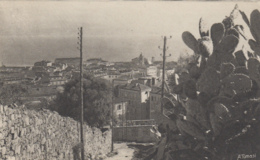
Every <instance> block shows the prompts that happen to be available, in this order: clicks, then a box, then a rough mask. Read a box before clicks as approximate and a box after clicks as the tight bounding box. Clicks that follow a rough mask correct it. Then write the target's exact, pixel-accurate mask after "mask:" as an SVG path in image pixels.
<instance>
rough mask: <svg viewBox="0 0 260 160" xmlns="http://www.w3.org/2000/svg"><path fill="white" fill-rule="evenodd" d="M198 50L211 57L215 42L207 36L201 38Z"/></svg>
mask: <svg viewBox="0 0 260 160" xmlns="http://www.w3.org/2000/svg"><path fill="white" fill-rule="evenodd" d="M198 50H199V54H201V55H202V56H204V57H209V56H210V55H211V54H212V52H213V43H212V41H211V39H210V38H209V37H207V36H205V37H202V38H201V39H199V40H198Z"/></svg>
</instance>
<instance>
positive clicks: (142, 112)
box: [119, 83, 151, 120]
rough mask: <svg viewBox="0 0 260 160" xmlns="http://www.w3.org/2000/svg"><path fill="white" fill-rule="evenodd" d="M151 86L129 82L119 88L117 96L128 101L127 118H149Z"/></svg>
mask: <svg viewBox="0 0 260 160" xmlns="http://www.w3.org/2000/svg"><path fill="white" fill-rule="evenodd" d="M150 91H151V88H150V87H148V86H146V85H143V84H140V83H131V84H126V85H124V86H121V87H120V88H119V98H120V99H122V100H123V101H127V102H128V108H127V116H126V119H127V120H142V119H149V115H150V114H149V113H150V111H149V106H148V103H147V102H148V101H149V96H150Z"/></svg>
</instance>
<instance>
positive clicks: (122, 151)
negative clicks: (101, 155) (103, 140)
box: [105, 143, 135, 160]
mask: <svg viewBox="0 0 260 160" xmlns="http://www.w3.org/2000/svg"><path fill="white" fill-rule="evenodd" d="M134 151H135V150H134V149H132V148H129V147H128V146H127V143H115V144H114V152H116V153H117V154H116V155H113V156H112V157H108V158H106V159H105V160H131V159H132V158H133V157H134Z"/></svg>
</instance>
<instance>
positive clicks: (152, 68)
mask: <svg viewBox="0 0 260 160" xmlns="http://www.w3.org/2000/svg"><path fill="white" fill-rule="evenodd" d="M157 72H158V71H157V67H156V66H149V67H147V68H146V75H147V76H151V77H157V75H158V74H157Z"/></svg>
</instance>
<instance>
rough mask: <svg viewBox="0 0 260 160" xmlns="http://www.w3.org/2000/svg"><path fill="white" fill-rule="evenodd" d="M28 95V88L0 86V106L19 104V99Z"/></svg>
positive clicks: (18, 85) (17, 85)
mask: <svg viewBox="0 0 260 160" xmlns="http://www.w3.org/2000/svg"><path fill="white" fill-rule="evenodd" d="M27 94H28V88H27V86H26V85H22V84H6V85H4V84H1V85H0V104H2V105H10V104H13V103H16V104H20V103H21V100H20V97H22V96H26V95H27Z"/></svg>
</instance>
